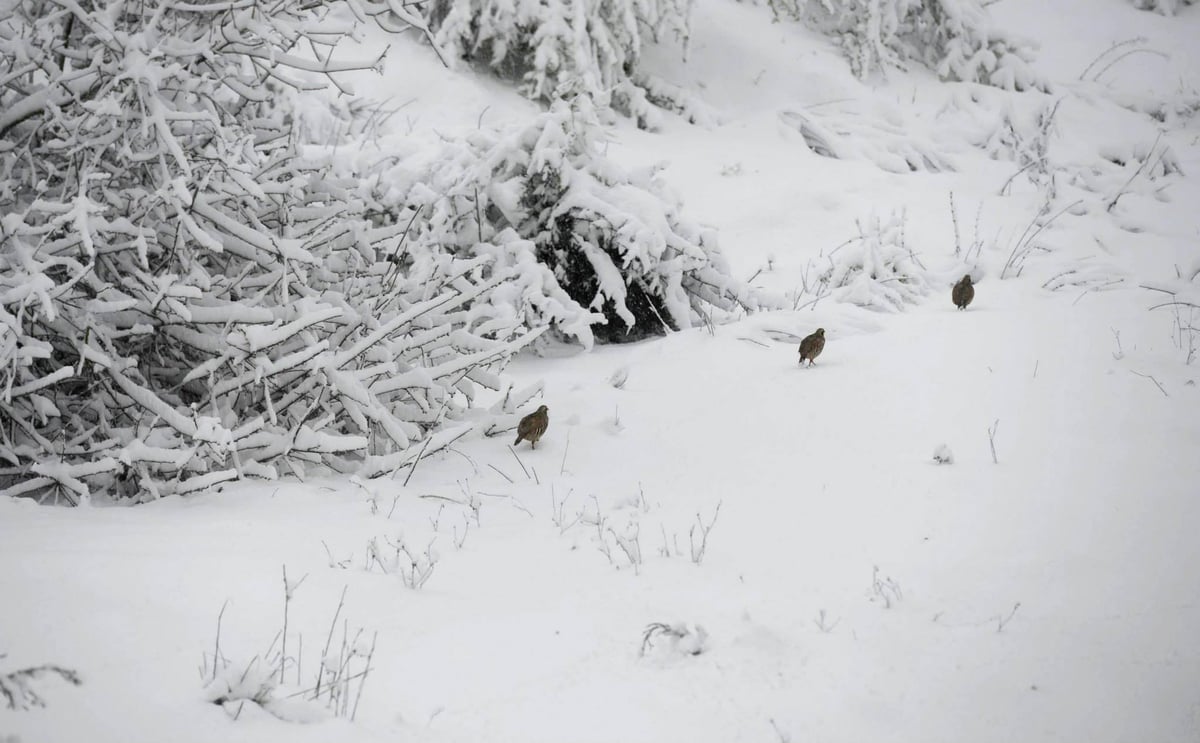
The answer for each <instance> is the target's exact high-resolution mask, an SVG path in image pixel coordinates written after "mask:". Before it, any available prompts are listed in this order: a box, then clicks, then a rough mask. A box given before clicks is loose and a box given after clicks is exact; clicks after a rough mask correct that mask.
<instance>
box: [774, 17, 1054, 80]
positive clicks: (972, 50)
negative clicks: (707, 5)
mask: <svg viewBox="0 0 1200 743" xmlns="http://www.w3.org/2000/svg"><path fill="white" fill-rule="evenodd" d="M769 2H770V5H771V8H772V10H773V11H774V12H775V14H776V15H777V16H780V17H789V18H793V19H795V20H800V21H802V22H804V23H806V24H809V25H812V26H814V27H815V28H818V29H820V30H821V31H823V32H825V33H827V34H829V35H831V36H833V37H834V38H835V39H836V40H837V41H838V43H839V44H840V45H841V46H842V48H843V50H844V51H845V53H846V57H847V59H848V60H849V61H850V66H851V68H852V69H853V70H854V72H855V74H856V75H858V76H859V77H863V78H865V77H866V76H868V75H870V74H871V73H872V72H874V71H876V70H880V71H883V72H885V73H886V71H887V69H888V68H889V67H899V66H903V65H905V64H906V63H908V62H909V61H915V62H917V63H919V64H922V65H925V66H926V67H928V68H930V69H932V70H934V71H935V72H937V74H938V76H939V77H941V78H942V79H943V80H955V81H961V82H978V83H984V84H986V85H994V86H996V87H1000V88H1005V89H1010V90H1026V89H1031V88H1034V89H1041V90H1044V89H1046V87H1047V83H1046V82H1045V81H1044V80H1043V79H1042V78H1041V77H1040V76H1039V75H1037V74H1036V73H1035V72H1034V71H1033V69H1032V68H1031V67H1030V65H1029V63H1030V62H1031V61H1032V60H1033V51H1034V45H1033V43H1032V42H1030V41H1026V40H1022V39H1018V38H1015V37H1013V36H1012V35H1010V34H1007V33H1005V32H1002V31H999V30H997V29H995V28H994V27H992V25H991V23H990V21H989V18H988V14H987V9H986V8H985V7H984V4H983V3H982V2H981V0H769Z"/></svg>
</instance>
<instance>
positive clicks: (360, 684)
mask: <svg viewBox="0 0 1200 743" xmlns="http://www.w3.org/2000/svg"><path fill="white" fill-rule="evenodd" d="M378 639H379V632H378V631H376V632H375V634H374V635H372V637H371V649H370V651H368V652H367V665H366V667H365V668H363V671H362V673H361V674H360V675H361V676H362V679H361V680H360V681H359V682H358V694H356V695H355V697H354V709H353V710H352V711H351V712H350V722H354V717H355V715H357V714H358V701H359V700H360V699H362V691H363V687H364V686H366V685H367V674H368V673H370V672H371V658H374V657H375V641H376V640H378Z"/></svg>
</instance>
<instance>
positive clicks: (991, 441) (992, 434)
mask: <svg viewBox="0 0 1200 743" xmlns="http://www.w3.org/2000/svg"><path fill="white" fill-rule="evenodd" d="M999 428H1000V419H999V418H997V419H996V422H995V423H993V424H992V425H991V427H990V428H988V446H990V447H992V464H1000V460H999V459H997V458H996V431H997V430H999Z"/></svg>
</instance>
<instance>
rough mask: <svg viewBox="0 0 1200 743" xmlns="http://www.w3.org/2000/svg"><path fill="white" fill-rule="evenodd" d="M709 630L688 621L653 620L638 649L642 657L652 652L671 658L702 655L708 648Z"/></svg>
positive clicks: (644, 632) (643, 633) (647, 626)
mask: <svg viewBox="0 0 1200 743" xmlns="http://www.w3.org/2000/svg"><path fill="white" fill-rule="evenodd" d="M708 647H709V640H708V631H707V630H706V629H704V627H703V626H702V625H699V624H689V623H688V622H675V623H674V624H666V623H665V622H652V623H650V624H648V625H646V629H645V630H644V631H643V632H642V647H641V650H639V651H638V655H639V656H640V657H646V656H649V655H651V654H654V655H657V656H658V657H660V658H664V659H669V658H675V657H681V656H682V657H686V656H689V655H700V654H701V653H704V652H705V651H707V650H708Z"/></svg>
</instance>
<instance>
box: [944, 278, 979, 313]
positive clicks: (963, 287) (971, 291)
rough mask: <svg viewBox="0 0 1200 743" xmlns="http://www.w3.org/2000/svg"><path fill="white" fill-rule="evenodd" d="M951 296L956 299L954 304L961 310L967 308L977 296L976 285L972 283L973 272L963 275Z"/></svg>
mask: <svg viewBox="0 0 1200 743" xmlns="http://www.w3.org/2000/svg"><path fill="white" fill-rule="evenodd" d="M950 298H951V299H953V300H954V306H955V307H957V308H959V309H960V310H965V309H966V308H967V305H969V304H970V303H971V300H972V299H974V298H975V287H974V285H972V284H971V274H967V275H966V276H963V277H962V279H960V280H959V282H958V283H957V284H955V285H954V289H953V290H952V291H951V292H950Z"/></svg>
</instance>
